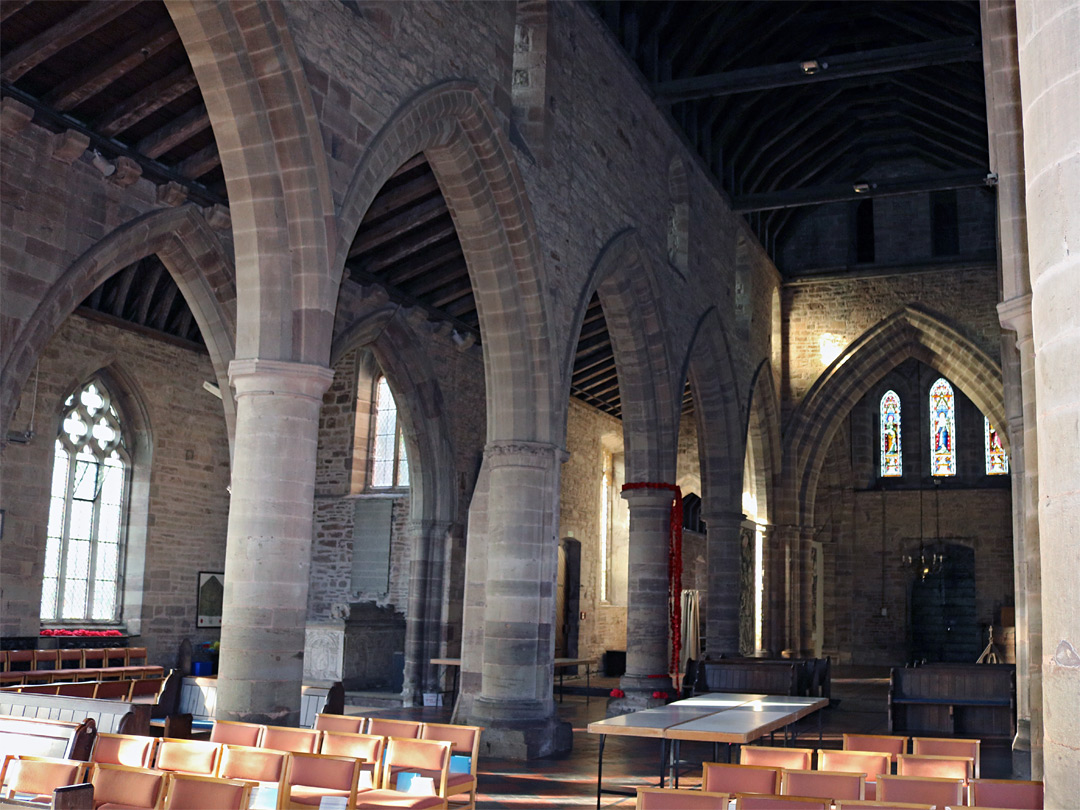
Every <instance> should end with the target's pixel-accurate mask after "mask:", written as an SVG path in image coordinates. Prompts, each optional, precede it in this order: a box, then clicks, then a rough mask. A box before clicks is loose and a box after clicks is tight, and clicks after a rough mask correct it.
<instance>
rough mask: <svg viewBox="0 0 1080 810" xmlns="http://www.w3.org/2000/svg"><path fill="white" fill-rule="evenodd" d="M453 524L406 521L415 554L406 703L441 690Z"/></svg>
mask: <svg viewBox="0 0 1080 810" xmlns="http://www.w3.org/2000/svg"><path fill="white" fill-rule="evenodd" d="M449 526H450V524H449V523H447V522H441V521H434V520H410V521H409V522H408V524H407V525H406V533H407V534H408V537H409V541H410V542H409V545H410V546H411V548H412V557H411V559H410V561H409V609H408V611H407V613H406V614H405V681H404V686H403V688H402V700H403V701H404V705H406V706H413V705H421V700H422V693H423V692H429V691H437V684H436V677H437V674H436V671H435V670H436V667H433V666H432V665H431V664H430V663H429V661H430V660H431V659H432V658H438V657H439V643H440V642H441V640H442V627H443V618H442V602H443V568H444V560H445V555H444V549H445V546H446V535H447V531H448V530H449Z"/></svg>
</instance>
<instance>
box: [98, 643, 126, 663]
mask: <svg viewBox="0 0 1080 810" xmlns="http://www.w3.org/2000/svg"><path fill="white" fill-rule="evenodd" d="M127 665H128V648H127V647H106V648H105V663H104V664H103V666H106V667H126V666H127Z"/></svg>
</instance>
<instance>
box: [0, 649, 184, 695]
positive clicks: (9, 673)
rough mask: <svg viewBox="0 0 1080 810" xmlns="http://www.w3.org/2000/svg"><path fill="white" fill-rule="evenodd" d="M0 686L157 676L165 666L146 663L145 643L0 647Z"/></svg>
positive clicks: (163, 672) (158, 676)
mask: <svg viewBox="0 0 1080 810" xmlns="http://www.w3.org/2000/svg"><path fill="white" fill-rule="evenodd" d="M0 668H2V671H0V686H22V685H26V684H51V683H57V682H68V681H104V680H118V679H139V678H160V677H162V676H163V675H164V674H165V670H164V669H163V668H162V667H159V666H153V665H149V664H147V663H146V647H100V648H94V649H86V650H77V649H76V650H0Z"/></svg>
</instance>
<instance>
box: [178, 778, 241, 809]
mask: <svg viewBox="0 0 1080 810" xmlns="http://www.w3.org/2000/svg"><path fill="white" fill-rule="evenodd" d="M250 798H251V783H250V782H243V781H239V780H234V779H219V778H217V777H213V776H196V775H194V774H181V773H174V774H169V785H168V789H167V791H166V798H165V810H248V802H249V800H250Z"/></svg>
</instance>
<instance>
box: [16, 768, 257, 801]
mask: <svg viewBox="0 0 1080 810" xmlns="http://www.w3.org/2000/svg"><path fill="white" fill-rule="evenodd" d="M87 782H88V783H90V784H91V785H92V786H93V806H94V808H95V810H98V809H99V808H101V809H102V810H111V808H120V807H122V808H152V810H248V807H249V802H250V797H251V791H252V783H251V782H247V781H242V780H237V779H220V778H216V777H207V776H200V775H195V774H185V773H179V772H175V773H174V772H166V771H159V770H152V769H149V768H139V767H131V766H127V765H110V764H105V763H99V762H78V761H76V760H70V759H54V758H51V757H29V756H20V757H16V756H14V755H10V756H8V757H6V758H5V759H4V764H3V767H2V768H0V800H4V801H17V802H18V801H21V802H28V803H30V805H31V806H33V805H39V806H42V807H48V806H50V803H51V802H52V799H53V792H54V791H55V790H56V789H57V788H65V787H70V786H73V785H79V784H83V783H87Z"/></svg>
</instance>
